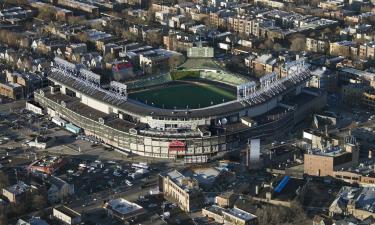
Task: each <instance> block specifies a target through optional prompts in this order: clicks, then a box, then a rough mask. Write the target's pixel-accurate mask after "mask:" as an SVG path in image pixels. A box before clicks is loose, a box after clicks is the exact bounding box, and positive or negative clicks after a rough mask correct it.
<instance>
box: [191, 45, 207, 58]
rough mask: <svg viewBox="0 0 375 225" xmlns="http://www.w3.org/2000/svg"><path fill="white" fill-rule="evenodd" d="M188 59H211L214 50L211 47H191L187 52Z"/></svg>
mask: <svg viewBox="0 0 375 225" xmlns="http://www.w3.org/2000/svg"><path fill="white" fill-rule="evenodd" d="M187 56H188V57H189V58H213V57H214V49H213V48H211V47H191V48H188V50H187Z"/></svg>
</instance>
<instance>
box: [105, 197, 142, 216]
mask: <svg viewBox="0 0 375 225" xmlns="http://www.w3.org/2000/svg"><path fill="white" fill-rule="evenodd" d="M104 208H105V209H107V212H108V214H109V215H111V216H115V217H117V218H119V219H121V220H127V219H130V218H133V217H137V216H139V215H141V214H143V213H144V209H143V207H142V206H140V205H137V204H136V203H133V202H129V201H127V200H125V199H123V198H118V199H113V200H110V201H108V202H107V203H106V204H105V205H104Z"/></svg>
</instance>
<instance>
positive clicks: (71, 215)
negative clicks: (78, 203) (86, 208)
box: [53, 205, 81, 225]
mask: <svg viewBox="0 0 375 225" xmlns="http://www.w3.org/2000/svg"><path fill="white" fill-rule="evenodd" d="M53 216H54V217H55V218H57V219H59V220H61V221H63V222H64V223H67V224H69V225H74V224H79V223H80V222H81V214H79V213H78V212H76V211H74V210H73V209H70V208H68V207H66V206H63V205H62V206H59V207H56V208H53Z"/></svg>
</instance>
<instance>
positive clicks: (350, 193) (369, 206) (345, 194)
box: [329, 186, 375, 220]
mask: <svg viewBox="0 0 375 225" xmlns="http://www.w3.org/2000/svg"><path fill="white" fill-rule="evenodd" d="M329 214H330V216H335V215H352V216H354V217H355V218H357V219H359V220H364V219H367V218H368V217H375V190H374V188H372V187H349V186H343V187H341V189H340V191H339V192H338V194H337V197H336V199H335V200H334V201H333V202H332V204H331V205H330V207H329Z"/></svg>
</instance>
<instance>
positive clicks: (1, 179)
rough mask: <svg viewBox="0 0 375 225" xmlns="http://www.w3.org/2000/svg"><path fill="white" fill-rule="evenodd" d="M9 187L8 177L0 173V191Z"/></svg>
mask: <svg viewBox="0 0 375 225" xmlns="http://www.w3.org/2000/svg"><path fill="white" fill-rule="evenodd" d="M8 185H9V179H8V175H6V174H5V173H4V172H3V171H0V190H2V189H3V188H4V187H7V186H8Z"/></svg>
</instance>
